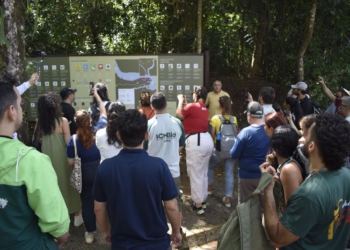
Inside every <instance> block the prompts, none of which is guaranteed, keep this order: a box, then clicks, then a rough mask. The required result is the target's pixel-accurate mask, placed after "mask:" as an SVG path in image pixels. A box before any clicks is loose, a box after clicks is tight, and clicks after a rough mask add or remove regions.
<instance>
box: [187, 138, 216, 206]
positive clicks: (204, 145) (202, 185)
mask: <svg viewBox="0 0 350 250" xmlns="http://www.w3.org/2000/svg"><path fill="white" fill-rule="evenodd" d="M199 136H200V145H199V146H198V135H197V134H195V135H191V136H189V137H188V138H187V140H186V165H187V173H188V176H189V177H190V183H191V196H192V200H193V201H194V202H195V203H202V202H204V201H205V200H206V199H207V196H208V190H207V189H208V167H209V159H210V157H211V154H212V151H213V147H214V143H213V139H212V137H211V136H210V134H209V133H200V134H199Z"/></svg>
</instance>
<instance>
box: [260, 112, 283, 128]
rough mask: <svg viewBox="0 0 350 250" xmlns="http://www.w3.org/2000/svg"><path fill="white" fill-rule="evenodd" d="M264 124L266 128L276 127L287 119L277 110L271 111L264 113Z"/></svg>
mask: <svg viewBox="0 0 350 250" xmlns="http://www.w3.org/2000/svg"><path fill="white" fill-rule="evenodd" d="M265 124H266V126H267V127H268V128H274V129H275V128H277V127H278V126H282V125H286V124H287V121H286V119H285V118H284V117H283V115H282V114H281V113H279V112H271V113H268V114H267V115H265Z"/></svg>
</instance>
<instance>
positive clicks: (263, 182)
mask: <svg viewBox="0 0 350 250" xmlns="http://www.w3.org/2000/svg"><path fill="white" fill-rule="evenodd" d="M272 178H273V176H272V175H271V174H269V173H263V174H262V175H261V178H260V182H259V185H258V187H257V188H256V189H255V190H254V192H253V193H251V194H250V195H249V196H248V197H247V198H245V200H244V202H245V201H247V200H248V199H250V198H252V197H253V196H256V195H258V194H260V193H261V191H263V190H264V189H265V188H266V187H267V185H269V184H270V182H271V180H272Z"/></svg>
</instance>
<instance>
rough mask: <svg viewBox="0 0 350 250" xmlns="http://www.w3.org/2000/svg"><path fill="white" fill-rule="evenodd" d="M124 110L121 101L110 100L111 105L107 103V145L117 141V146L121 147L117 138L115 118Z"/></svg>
mask: <svg viewBox="0 0 350 250" xmlns="http://www.w3.org/2000/svg"><path fill="white" fill-rule="evenodd" d="M124 112H125V106H124V104H123V103H122V102H112V103H111V105H109V109H108V114H107V120H108V124H107V128H106V132H107V137H108V139H107V142H108V144H109V145H113V144H115V143H116V142H118V144H119V146H118V147H121V145H122V142H121V141H120V140H119V139H118V138H117V131H118V123H117V119H118V116H119V115H121V114H122V113H124Z"/></svg>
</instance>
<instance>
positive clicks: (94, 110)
mask: <svg viewBox="0 0 350 250" xmlns="http://www.w3.org/2000/svg"><path fill="white" fill-rule="evenodd" d="M110 104H111V102H107V103H106V104H105V108H106V111H108V108H109V105H110ZM90 109H91V115H90V116H91V119H92V126H96V124H97V122H98V119H100V109H99V108H98V105H97V104H92V105H91V106H90Z"/></svg>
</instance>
